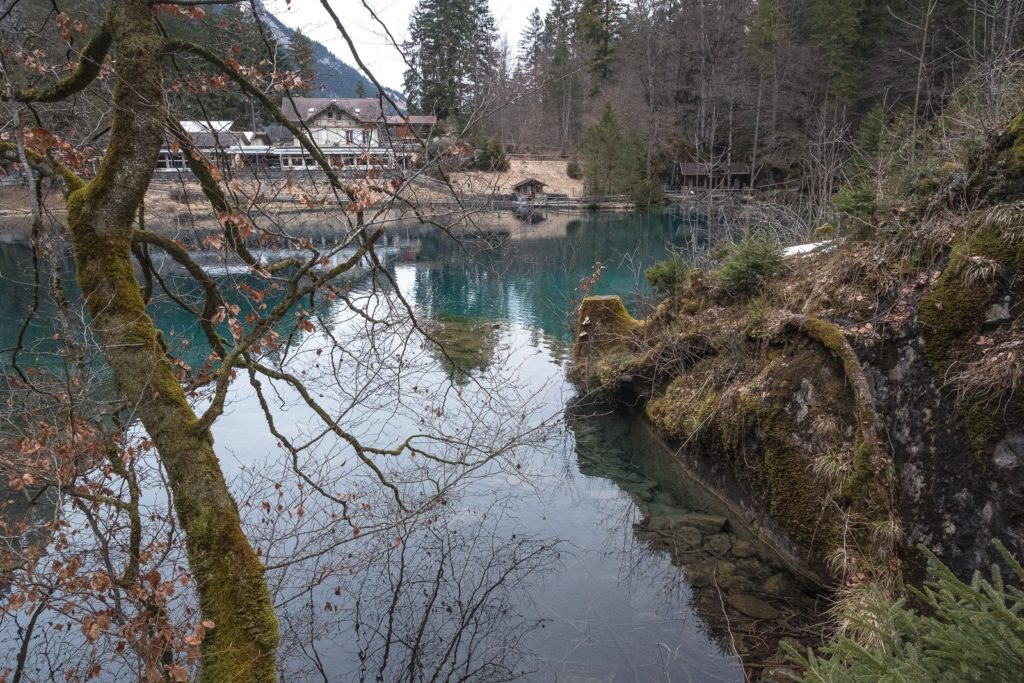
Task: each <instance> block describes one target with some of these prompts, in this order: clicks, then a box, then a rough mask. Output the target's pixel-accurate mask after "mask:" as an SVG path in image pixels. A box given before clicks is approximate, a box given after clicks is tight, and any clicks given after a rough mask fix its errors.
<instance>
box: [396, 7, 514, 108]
mask: <svg viewBox="0 0 1024 683" xmlns="http://www.w3.org/2000/svg"><path fill="white" fill-rule="evenodd" d="M497 33H498V32H497V28H496V27H495V24H494V17H493V16H491V13H490V9H489V8H488V6H487V2H486V0H420V2H419V4H418V5H417V6H416V9H415V10H414V11H413V13H412V17H411V18H410V22H409V41H408V42H407V43H406V45H405V50H406V56H407V57H408V59H409V60H410V62H411V64H412V68H410V69H409V70H408V71H407V72H406V73H405V89H406V94H407V96H408V98H409V104H410V106H411V107H412V108H413V109H415V110H417V111H423V112H430V113H433V114H435V115H437V117H438V118H441V119H458V118H460V117H461V116H463V115H465V114H467V113H468V112H469V111H470V109H471V108H472V107H473V106H474V105H475V104H477V103H478V101H479V98H480V97H481V96H482V93H483V92H484V91H485V90H486V86H487V83H488V82H489V80H490V78H491V76H492V75H493V67H494V63H495V59H494V58H495V52H494V49H495V48H494V42H495V39H496V36H497Z"/></svg>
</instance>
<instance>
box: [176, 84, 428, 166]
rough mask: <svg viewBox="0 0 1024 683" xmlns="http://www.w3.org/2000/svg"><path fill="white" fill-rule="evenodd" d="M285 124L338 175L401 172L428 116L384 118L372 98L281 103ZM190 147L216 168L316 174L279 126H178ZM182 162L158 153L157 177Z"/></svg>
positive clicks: (198, 123)
mask: <svg viewBox="0 0 1024 683" xmlns="http://www.w3.org/2000/svg"><path fill="white" fill-rule="evenodd" d="M281 111H282V112H283V113H284V115H285V116H286V117H287V118H288V120H289V121H291V122H292V123H294V124H295V125H297V126H298V127H300V128H302V129H304V130H305V131H306V134H307V135H309V137H310V139H311V140H312V141H313V142H314V143H315V144H316V145H317V147H319V148H320V150H321V151H322V152H323V154H324V156H325V157H327V159H328V160H329V162H330V164H331V165H332V166H333V167H335V168H336V169H337V170H338V171H340V172H344V171H365V170H369V169H371V168H404V167H406V166H407V165H408V164H409V163H410V161H411V158H412V156H413V154H414V153H415V151H416V149H417V148H418V147H419V145H418V144H417V142H416V135H417V134H427V133H429V129H430V128H431V127H432V126H433V125H434V124H435V123H436V122H437V120H436V119H435V118H434V117H433V116H404V115H386V114H384V112H382V111H381V108H380V102H379V100H377V99H374V98H353V99H341V98H328V97H291V98H287V97H286V98H285V99H284V100H283V101H282V102H281ZM181 124H182V127H183V128H184V129H185V132H186V133H188V134H189V136H190V137H191V138H192V140H193V143H194V145H195V147H197V148H198V149H199V151H201V152H202V153H203V154H204V155H205V156H207V157H208V158H210V159H216V160H217V161H218V163H225V162H226V163H232V162H235V161H237V160H238V158H239V157H241V160H242V161H243V162H244V164H245V165H246V166H247V167H250V168H254V169H280V170H282V171H297V170H320V167H319V166H318V165H317V164H316V162H315V161H314V160H313V158H312V157H311V156H310V154H309V152H308V151H306V150H305V149H303V148H302V147H301V146H300V145H299V143H298V140H296V139H295V138H294V136H293V135H292V134H291V133H290V132H289V131H288V129H287V128H286V127H284V126H269V127H267V129H266V130H265V131H259V132H251V131H245V132H242V131H232V130H231V122H230V121H208V122H203V121H182V122H181ZM184 168H185V161H184V157H183V155H182V153H181V151H180V149H177V145H171V144H168V145H166V146H165V147H164V149H163V150H161V153H160V158H159V160H158V162H157V171H181V170H182V169H184Z"/></svg>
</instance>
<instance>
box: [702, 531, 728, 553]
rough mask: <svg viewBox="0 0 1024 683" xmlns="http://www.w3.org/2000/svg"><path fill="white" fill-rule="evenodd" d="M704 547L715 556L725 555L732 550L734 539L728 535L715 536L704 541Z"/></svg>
mask: <svg viewBox="0 0 1024 683" xmlns="http://www.w3.org/2000/svg"><path fill="white" fill-rule="evenodd" d="M704 547H705V548H707V549H708V550H710V551H711V552H713V553H714V554H715V555H725V554H727V553H728V552H729V549H730V548H732V539H731V538H729V535H728V534H714V535H713V536H709V537H708V538H707V540H705V541H704Z"/></svg>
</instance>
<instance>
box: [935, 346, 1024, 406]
mask: <svg viewBox="0 0 1024 683" xmlns="http://www.w3.org/2000/svg"><path fill="white" fill-rule="evenodd" d="M1022 344H1024V342H1021V341H1019V340H1016V341H1009V342H1005V343H1003V344H998V345H996V346H992V347H990V348H987V349H986V350H985V352H984V353H983V354H982V356H981V358H979V359H977V360H975V361H972V362H970V363H962V364H959V365H954V366H953V368H951V374H950V375H949V376H948V377H947V378H946V385H947V386H952V387H953V388H954V389H955V390H956V396H957V402H958V403H963V402H964V401H967V400H969V401H974V402H980V403H985V404H991V403H999V404H1002V403H1004V402H1005V401H1007V400H1008V399H1010V398H1012V397H1013V395H1014V394H1015V393H1016V392H1017V389H1018V388H1019V387H1020V383H1021V377H1024V368H1022V367H1021V361H1022V360H1024V357H1022V355H1024V354H1022ZM953 370H955V372H954V371H953Z"/></svg>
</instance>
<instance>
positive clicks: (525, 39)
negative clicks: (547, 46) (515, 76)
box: [516, 7, 544, 75]
mask: <svg viewBox="0 0 1024 683" xmlns="http://www.w3.org/2000/svg"><path fill="white" fill-rule="evenodd" d="M518 50H519V52H518V54H517V55H516V71H517V72H518V73H519V74H522V75H527V74H535V73H536V72H537V70H538V69H539V68H540V66H541V59H542V55H543V52H544V22H543V21H542V20H541V18H540V10H538V9H537V8H536V7H534V8H533V11H532V12H530V16H529V17H528V18H527V20H526V28H524V29H523V32H522V34H521V35H520V37H519V44H518Z"/></svg>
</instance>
